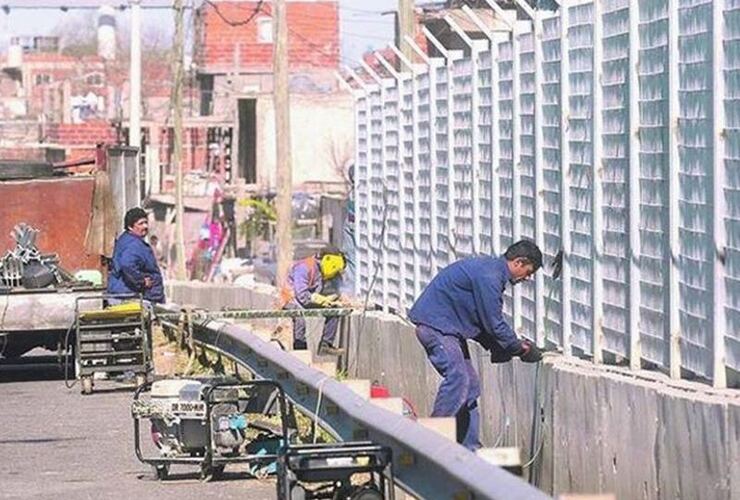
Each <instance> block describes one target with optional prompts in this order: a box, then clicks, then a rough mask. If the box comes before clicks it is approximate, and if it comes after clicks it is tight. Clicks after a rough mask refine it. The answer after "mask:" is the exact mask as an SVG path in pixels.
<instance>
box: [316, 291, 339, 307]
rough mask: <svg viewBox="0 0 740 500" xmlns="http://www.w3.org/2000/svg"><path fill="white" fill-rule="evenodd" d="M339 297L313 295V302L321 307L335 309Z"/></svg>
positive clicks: (334, 295) (333, 295)
mask: <svg viewBox="0 0 740 500" xmlns="http://www.w3.org/2000/svg"><path fill="white" fill-rule="evenodd" d="M337 299H338V296H337V295H336V294H332V295H322V294H320V293H312V294H311V302H313V303H314V304H316V305H317V306H320V307H334V306H335V305H336V303H337Z"/></svg>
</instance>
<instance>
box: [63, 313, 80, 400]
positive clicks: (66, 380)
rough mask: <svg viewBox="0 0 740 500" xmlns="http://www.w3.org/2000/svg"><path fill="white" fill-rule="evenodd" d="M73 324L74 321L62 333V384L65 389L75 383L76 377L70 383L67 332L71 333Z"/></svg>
mask: <svg viewBox="0 0 740 500" xmlns="http://www.w3.org/2000/svg"><path fill="white" fill-rule="evenodd" d="M74 326H75V323H72V324H71V325H69V328H67V333H65V334H64V386H65V387H66V388H67V389H71V388H73V387H74V386H75V384H77V377H75V379H74V380H73V381H72V383H71V384H70V383H69V334H70V333H72V329H73V328H74Z"/></svg>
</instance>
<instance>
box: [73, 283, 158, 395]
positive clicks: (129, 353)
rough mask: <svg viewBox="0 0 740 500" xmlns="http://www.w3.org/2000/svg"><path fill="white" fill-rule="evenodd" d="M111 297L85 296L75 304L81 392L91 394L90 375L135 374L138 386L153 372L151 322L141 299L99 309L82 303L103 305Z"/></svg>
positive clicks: (76, 352)
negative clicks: (92, 308)
mask: <svg viewBox="0 0 740 500" xmlns="http://www.w3.org/2000/svg"><path fill="white" fill-rule="evenodd" d="M121 298H122V297H120V296H114V295H106V294H101V295H87V296H82V297H78V298H77V299H76V301H75V362H76V369H77V377H78V378H79V380H80V383H81V385H82V393H83V394H90V393H92V389H93V375H94V374H95V373H96V372H103V373H106V374H108V375H109V376H110V375H121V374H125V373H127V372H129V373H131V372H132V373H134V374H135V376H136V385H137V386H141V385H142V384H144V383H145V382H146V380H147V375H148V373H149V372H150V371H151V370H152V345H151V342H152V339H151V319H150V315H149V311H148V310H147V308H146V307H145V306H144V304H143V301H142V300H141V298H135V299H133V300H131V297H130V296H125V297H123V298H124V299H125V300H127V301H128V302H125V303H122V304H120V305H116V306H112V307H106V308H103V309H99V310H92V311H91V310H84V311H83V309H88V308H81V307H80V304H81V303H83V302H85V301H97V302H98V303H102V302H103V301H107V300H110V299H121Z"/></svg>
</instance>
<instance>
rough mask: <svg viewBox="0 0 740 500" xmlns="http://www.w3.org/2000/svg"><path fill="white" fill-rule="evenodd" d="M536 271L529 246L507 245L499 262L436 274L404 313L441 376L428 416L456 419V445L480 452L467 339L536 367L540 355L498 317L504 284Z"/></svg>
mask: <svg viewBox="0 0 740 500" xmlns="http://www.w3.org/2000/svg"><path fill="white" fill-rule="evenodd" d="M540 267H542V252H541V251H540V249H539V248H538V247H537V245H535V244H534V243H532V242H531V241H526V240H522V241H519V242H517V243H514V244H513V245H511V246H510V247H509V248H508V249H507V250H506V252H505V253H504V255H503V256H502V257H499V258H495V257H489V256H476V257H469V258H466V259H463V260H460V261H458V262H455V263H453V264H450V265H449V266H447V267H446V268H444V269H442V270H441V271H440V272H439V273H438V274H437V275H436V276H435V277H434V279H433V280H432V281H431V283H429V285H428V286H427V287H426V289H425V290H424V291H423V292H422V294H421V296H420V297H419V298H418V299H417V301H416V303H415V304H414V306H413V307H412V308H411V311H410V312H409V319H410V320H411V322H412V323H414V324H415V325H416V337H417V338H418V339H419V342H421V345H422V346H423V347H424V350H425V351H426V353H427V357H428V358H429V361H430V362H431V363H432V365H433V366H434V368H435V369H436V370H437V372H438V373H439V374H440V375H441V376H442V383H441V384H440V386H439V390H438V391H437V397H436V399H435V400H434V408H433V410H432V416H433V417H453V416H454V417H456V420H457V441H458V442H459V443H462V444H463V446H465V447H466V448H468V449H470V450H475V449H477V448H480V447H481V444H480V439H479V430H480V429H479V427H480V422H479V411H478V396H480V382H479V380H478V374H477V373H476V372H475V369H474V368H473V363H472V362H471V361H470V353H469V352H468V345H467V341H468V339H472V340H475V341H477V342H478V343H479V344H481V345H482V346H483V347H484V348H485V349H486V350H488V351H490V352H491V361H492V362H494V363H501V362H505V361H510V360H511V359H512V357H514V356H519V357H520V358H521V360H522V361H526V362H530V363H536V362H538V361H540V360H541V359H542V353H541V352H540V350H539V349H538V348H537V346H535V345H534V344H532V343H531V342H529V341H528V340H522V339H519V337H517V335H516V333H514V330H512V328H511V327H510V326H509V325H508V324H507V323H506V321H505V320H504V317H503V299H504V290H505V289H506V284H507V283H511V284H512V285H516V284H517V283H520V282H522V281H525V280H527V279H528V278H529V277H530V276H532V275H533V274H534V273H535V272H536V271H537V270H538V269H539V268H540Z"/></svg>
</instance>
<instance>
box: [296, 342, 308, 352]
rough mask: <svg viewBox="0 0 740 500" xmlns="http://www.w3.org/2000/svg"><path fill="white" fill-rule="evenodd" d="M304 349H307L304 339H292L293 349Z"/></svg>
mask: <svg viewBox="0 0 740 500" xmlns="http://www.w3.org/2000/svg"><path fill="white" fill-rule="evenodd" d="M306 349H308V344H306V341H305V340H294V341H293V350H294V351H305V350H306Z"/></svg>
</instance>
